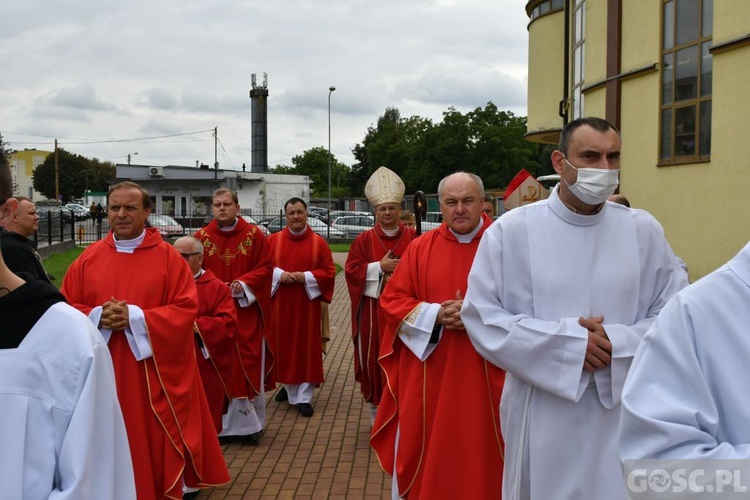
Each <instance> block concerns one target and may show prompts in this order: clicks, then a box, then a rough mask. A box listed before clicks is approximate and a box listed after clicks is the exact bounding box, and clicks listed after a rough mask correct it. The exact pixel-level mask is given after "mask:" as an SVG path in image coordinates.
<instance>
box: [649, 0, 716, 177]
mask: <svg viewBox="0 0 750 500" xmlns="http://www.w3.org/2000/svg"><path fill="white" fill-rule="evenodd" d="M662 18H663V26H662V42H663V43H662V58H661V60H662V65H661V141H660V142H661V148H660V149H661V151H660V156H659V158H660V163H682V162H685V161H696V160H697V161H701V160H706V159H707V158H708V157H709V155H710V154H711V93H712V76H713V59H712V56H711V54H710V52H709V49H710V48H711V43H712V37H713V0H665V1H664V4H663V16H662Z"/></svg>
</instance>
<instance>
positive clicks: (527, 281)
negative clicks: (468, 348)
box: [461, 118, 687, 500]
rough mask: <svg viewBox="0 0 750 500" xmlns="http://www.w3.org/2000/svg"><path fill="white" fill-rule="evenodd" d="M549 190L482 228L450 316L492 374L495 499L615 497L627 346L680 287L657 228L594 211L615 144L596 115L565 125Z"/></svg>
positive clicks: (640, 217) (611, 168) (612, 207)
mask: <svg viewBox="0 0 750 500" xmlns="http://www.w3.org/2000/svg"><path fill="white" fill-rule="evenodd" d="M552 163H553V165H554V167H555V171H556V172H557V173H559V174H560V183H559V184H558V185H557V186H556V187H555V189H554V190H553V191H552V193H551V194H550V197H549V198H548V199H547V200H543V201H540V202H537V203H533V204H531V205H526V206H522V207H519V208H516V209H514V210H511V211H510V212H508V213H506V214H505V215H503V217H501V218H500V219H499V220H498V222H496V223H495V224H493V225H492V226H491V227H490V228H489V229H487V231H485V233H484V236H483V238H482V241H481V243H480V245H479V249H478V250H477V254H476V257H475V259H474V263H473V265H472V269H471V273H470V274H469V284H468V289H467V293H466V297H465V300H464V303H463V307H462V310H461V319H462V320H463V323H464V325H465V326H466V331H467V333H468V335H469V337H470V338H471V340H472V343H473V344H474V347H475V348H476V349H477V351H478V352H479V353H480V354H481V355H482V356H484V357H485V358H486V359H487V360H489V361H491V362H492V363H494V364H495V365H497V366H499V367H501V368H503V369H505V370H506V372H507V374H506V381H505V390H504V392H503V396H502V401H503V404H502V407H501V408H500V413H501V415H500V424H501V427H502V434H503V437H504V439H505V446H506V448H505V469H504V476H503V481H504V482H503V498H523V499H548V498H576V499H584V500H585V499H600V498H607V499H624V498H625V491H626V490H625V483H624V480H623V475H622V469H621V467H620V463H619V458H618V441H617V435H618V424H619V418H620V396H621V394H622V387H623V384H624V382H625V376H626V375H627V372H628V369H629V367H630V363H631V361H632V359H633V355H634V354H635V350H636V348H637V347H638V344H639V341H640V339H641V337H642V336H643V335H644V334H645V333H646V330H648V328H649V326H650V325H651V324H652V323H653V322H654V320H655V319H656V316H657V315H658V313H659V311H660V310H661V308H662V307H663V306H664V304H665V303H666V302H667V300H669V298H670V297H672V296H673V295H674V294H675V293H676V292H677V291H678V290H680V289H681V288H683V287H684V286H685V285H687V280H686V277H685V273H684V272H682V270H681V269H680V267H679V264H678V262H677V259H676V258H675V255H674V253H673V252H672V250H671V248H670V247H669V244H668V243H667V241H666V239H665V238H664V231H663V229H662V227H661V226H660V225H659V223H658V222H657V221H656V220H655V219H654V218H653V217H652V216H651V215H649V214H648V213H647V212H645V211H643V210H635V209H628V208H626V207H624V206H622V205H618V204H615V203H611V202H607V201H606V200H607V198H608V197H609V196H610V195H612V193H613V192H614V190H615V189H616V188H617V185H618V174H619V167H620V137H619V134H618V132H617V130H615V128H614V127H613V126H612V125H611V124H610V123H609V122H607V121H606V120H603V119H600V118H582V119H578V120H574V121H572V122H570V123H569V124H568V125H566V126H565V127H564V128H563V130H562V132H561V134H560V144H559V149H558V150H556V151H555V152H554V153H553V154H552Z"/></svg>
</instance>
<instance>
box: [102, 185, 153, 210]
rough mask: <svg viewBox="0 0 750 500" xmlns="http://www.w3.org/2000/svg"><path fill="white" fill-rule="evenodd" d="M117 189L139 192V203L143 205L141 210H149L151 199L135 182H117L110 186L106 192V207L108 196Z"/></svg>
mask: <svg viewBox="0 0 750 500" xmlns="http://www.w3.org/2000/svg"><path fill="white" fill-rule="evenodd" d="M118 189H137V190H139V191H140V192H141V203H142V204H143V208H146V209H148V210H151V198H150V197H149V195H148V191H146V190H145V189H143V188H142V187H141V185H140V184H136V183H135V182H131V181H123V182H118V183H117V184H115V185H114V186H110V188H109V191H107V206H109V195H111V194H112V193H113V192H114V191H117V190H118Z"/></svg>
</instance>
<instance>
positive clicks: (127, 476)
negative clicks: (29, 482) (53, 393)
mask: <svg viewBox="0 0 750 500" xmlns="http://www.w3.org/2000/svg"><path fill="white" fill-rule="evenodd" d="M78 382H79V387H78V390H79V396H78V399H77V401H76V403H75V407H74V408H73V411H72V414H71V418H70V423H69V425H68V427H67V429H65V434H64V437H63V442H62V446H61V448H60V457H59V460H58V465H59V474H60V480H59V485H58V488H57V489H55V490H54V491H52V493H51V494H50V496H49V498H50V499H55V500H63V499H64V500H78V499H81V498H109V499H113V500H132V499H134V498H136V493H135V479H134V477H133V465H132V461H131V457H130V447H129V446H128V437H127V434H126V431H125V424H124V422H123V417H122V412H121V411H120V405H119V402H118V400H117V390H116V388H115V381H114V370H113V368H112V359H111V358H110V355H109V350H108V348H107V346H106V345H103V344H100V345H97V346H94V348H93V349H92V357H91V360H90V365H89V366H88V367H86V368H85V369H82V370H81V375H80V377H79V381H78Z"/></svg>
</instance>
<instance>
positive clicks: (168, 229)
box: [148, 214, 185, 239]
mask: <svg viewBox="0 0 750 500" xmlns="http://www.w3.org/2000/svg"><path fill="white" fill-rule="evenodd" d="M148 224H149V226H150V227H155V228H156V230H157V231H159V234H161V237H162V238H164V239H167V238H170V237H172V236H184V234H185V228H183V227H182V226H181V225H180V223H179V222H177V221H176V220H174V219H173V218H172V217H170V216H169V215H154V214H151V215H149V216H148Z"/></svg>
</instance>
